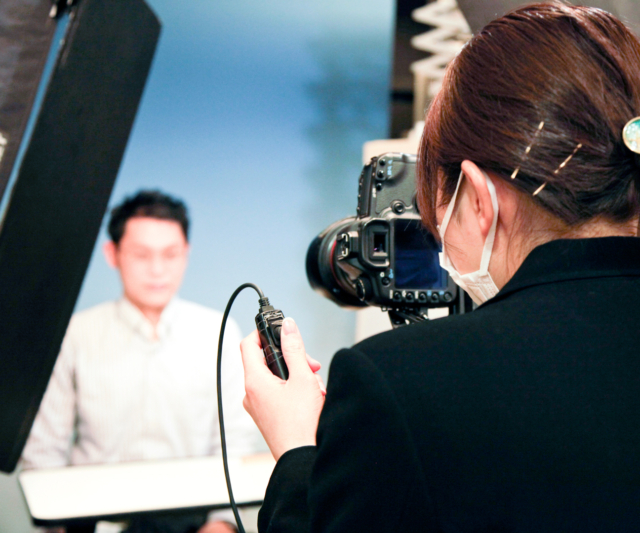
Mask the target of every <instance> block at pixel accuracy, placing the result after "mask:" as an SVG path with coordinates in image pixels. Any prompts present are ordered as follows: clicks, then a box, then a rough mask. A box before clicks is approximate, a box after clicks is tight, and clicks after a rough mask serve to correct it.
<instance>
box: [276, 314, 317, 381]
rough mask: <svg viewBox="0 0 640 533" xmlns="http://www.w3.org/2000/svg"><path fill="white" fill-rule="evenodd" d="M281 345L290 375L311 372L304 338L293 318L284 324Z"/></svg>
mask: <svg viewBox="0 0 640 533" xmlns="http://www.w3.org/2000/svg"><path fill="white" fill-rule="evenodd" d="M280 343H281V345H282V355H283V357H284V360H285V362H286V363H287V368H288V369H289V374H293V373H300V372H302V371H305V370H306V371H307V372H310V371H311V369H310V368H309V363H308V362H307V352H306V350H305V349H304V342H302V336H301V335H300V331H298V326H297V325H296V323H295V321H294V320H293V318H291V317H287V318H285V319H284V320H283V322H282V333H281V335H280Z"/></svg>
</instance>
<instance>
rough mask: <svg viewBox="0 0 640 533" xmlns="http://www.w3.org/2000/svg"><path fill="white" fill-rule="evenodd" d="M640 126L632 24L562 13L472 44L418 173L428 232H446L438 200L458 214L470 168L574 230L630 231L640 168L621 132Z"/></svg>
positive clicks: (430, 120) (495, 26)
mask: <svg viewBox="0 0 640 533" xmlns="http://www.w3.org/2000/svg"><path fill="white" fill-rule="evenodd" d="M638 115H640V42H638V39H637V38H636V37H635V36H634V35H633V34H632V33H631V32H630V31H629V30H628V29H627V28H626V27H625V26H624V24H623V23H622V22H620V21H619V20H618V19H616V18H615V17H614V16H612V15H611V14H609V13H607V12H605V11H602V10H600V9H596V8H590V7H577V6H571V5H568V4H566V3H562V2H552V3H540V4H532V5H529V6H527V7H523V8H521V9H517V10H515V11H512V12H511V13H509V14H507V15H505V16H504V17H501V18H499V19H497V20H495V21H493V22H491V23H489V24H488V25H487V26H486V27H485V28H484V29H483V30H482V31H481V32H480V33H478V34H477V35H475V36H474V37H473V38H472V39H471V40H470V41H469V42H468V43H467V45H466V46H465V47H464V48H463V50H462V51H461V52H460V54H459V55H458V56H457V57H456V58H455V59H454V60H453V62H452V63H451V64H450V65H449V67H448V70H447V73H446V76H445V79H444V83H443V88H442V90H441V91H440V92H439V93H438V95H437V96H436V98H435V100H434V101H433V103H432V105H431V107H430V109H429V111H428V113H427V118H426V124H425V129H424V133H423V136H422V140H421V145H420V151H419V164H418V202H419V205H420V210H421V213H422V218H423V221H424V223H425V225H426V226H427V227H428V228H429V229H430V230H431V231H432V232H434V233H435V232H436V219H435V208H436V196H437V191H438V188H440V190H441V193H442V203H443V204H446V203H448V202H449V201H450V199H451V197H452V195H453V191H454V190H455V186H456V182H457V180H458V176H459V174H460V164H461V163H462V161H463V160H465V159H469V160H471V161H473V162H474V163H476V164H477V165H478V166H479V167H480V168H483V169H485V170H489V171H493V172H494V173H495V174H497V175H498V176H500V177H501V178H502V179H504V180H505V181H506V182H508V183H509V184H511V185H513V186H514V187H516V188H517V189H518V190H519V191H521V192H522V193H523V198H528V199H530V201H532V202H534V203H535V204H537V205H538V206H540V207H542V208H543V209H545V210H546V211H547V212H548V213H550V214H551V215H553V216H555V217H556V218H557V219H559V220H560V221H562V223H563V224H565V225H566V226H568V227H575V226H577V225H580V224H581V223H584V222H586V221H588V220H591V219H593V218H595V217H599V216H600V217H605V218H606V219H607V220H610V221H613V222H625V221H628V220H630V219H631V218H633V217H634V216H635V215H636V214H637V213H638V192H637V191H638V189H640V163H639V162H638V159H637V158H635V156H634V154H633V153H632V152H631V151H629V150H628V149H627V148H626V147H625V145H624V143H623V141H622V128H623V127H624V125H625V124H626V123H627V122H628V121H629V120H630V119H632V118H633V117H636V116H638ZM542 121H544V127H543V128H542V130H540V131H538V127H539V125H540V123H541V122H542ZM537 132H538V133H537ZM536 133H537V134H536ZM579 143H581V144H582V147H581V148H580V149H579V150H578V151H577V152H576V153H575V155H574V156H573V158H572V159H571V160H570V162H569V163H568V164H567V165H566V166H565V167H564V168H562V169H561V170H560V171H559V172H557V173H555V171H556V170H557V169H558V167H559V166H560V164H561V163H562V162H563V161H565V160H566V159H567V157H568V156H570V155H571V154H572V153H573V152H574V150H575V149H576V148H577V146H578V144H579ZM530 144H532V147H531V150H530V152H529V153H528V154H525V152H526V149H527V146H529V145H530ZM516 168H519V169H520V170H519V171H518V174H517V176H516V178H515V179H511V178H510V176H511V175H512V173H513V171H514V170H515V169H516ZM544 183H546V185H545V187H544V189H543V190H542V191H541V192H540V193H539V194H537V195H536V196H533V192H534V191H536V190H537V189H538V188H539V187H540V186H541V185H542V184H544Z"/></svg>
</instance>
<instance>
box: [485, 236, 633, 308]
mask: <svg viewBox="0 0 640 533" xmlns="http://www.w3.org/2000/svg"><path fill="white" fill-rule="evenodd" d="M621 276H640V238H637V237H602V238H593V239H558V240H554V241H551V242H548V243H545V244H542V245H540V246H538V247H536V248H534V249H533V250H532V251H531V252H530V253H529V255H528V256H527V257H526V258H525V260H524V262H523V263H522V265H521V266H520V268H519V269H518V270H517V271H516V273H515V274H514V275H513V277H512V278H511V279H510V280H509V281H508V282H507V284H506V285H505V286H504V287H503V288H502V289H501V290H500V292H498V294H497V295H496V296H494V297H493V298H492V299H491V300H489V301H488V302H487V303H486V304H485V305H488V304H490V303H493V302H495V301H498V300H501V299H503V298H504V297H506V296H508V295H510V294H512V293H514V292H517V291H520V290H522V289H525V288H527V287H532V286H535V285H543V284H547V283H556V282H558V281H568V280H577V279H589V278H601V277H621Z"/></svg>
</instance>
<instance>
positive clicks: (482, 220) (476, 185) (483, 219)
mask: <svg viewBox="0 0 640 533" xmlns="http://www.w3.org/2000/svg"><path fill="white" fill-rule="evenodd" d="M462 172H464V175H465V177H466V178H467V181H468V185H469V196H470V200H471V206H472V211H473V215H474V216H475V217H476V219H477V222H478V227H479V229H480V232H481V233H482V234H483V236H484V237H486V236H487V235H488V234H489V230H490V229H491V224H492V223H493V216H494V208H493V202H492V201H491V194H490V193H489V185H488V184H487V179H486V178H485V175H484V173H483V172H482V170H480V168H479V167H478V165H476V164H475V163H473V162H471V161H469V160H465V161H463V162H462Z"/></svg>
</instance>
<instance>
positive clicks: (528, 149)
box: [511, 120, 544, 180]
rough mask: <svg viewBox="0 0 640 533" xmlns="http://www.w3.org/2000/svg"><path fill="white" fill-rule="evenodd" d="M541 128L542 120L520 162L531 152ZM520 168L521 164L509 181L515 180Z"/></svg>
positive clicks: (542, 126) (542, 125)
mask: <svg viewBox="0 0 640 533" xmlns="http://www.w3.org/2000/svg"><path fill="white" fill-rule="evenodd" d="M542 128H544V120H543V121H542V122H540V124H539V125H538V129H537V130H536V133H535V135H534V136H533V140H532V141H531V143H530V144H529V146H527V149H526V150H525V151H524V157H523V158H522V161H524V160H525V159H526V157H527V156H528V155H529V152H530V151H531V147H532V146H533V143H534V142H536V139H537V138H538V135H539V134H540V132H541V131H542ZM521 166H522V163H521V164H520V165H519V166H518V167H517V168H516V169H515V170H514V171H513V173H512V174H511V179H512V180H513V179H515V178H516V176H517V175H518V172H520V167H521Z"/></svg>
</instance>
